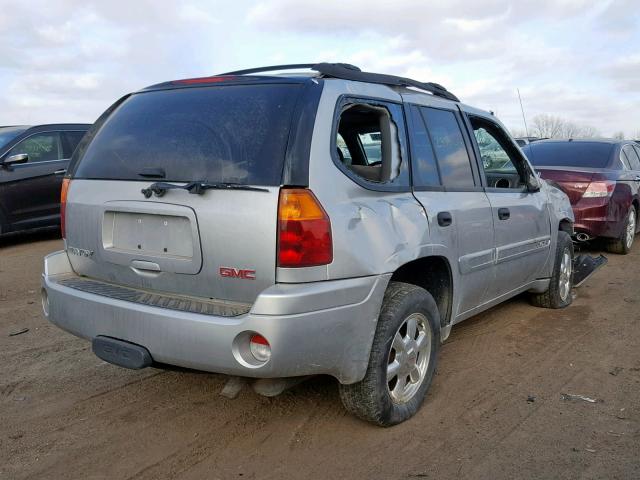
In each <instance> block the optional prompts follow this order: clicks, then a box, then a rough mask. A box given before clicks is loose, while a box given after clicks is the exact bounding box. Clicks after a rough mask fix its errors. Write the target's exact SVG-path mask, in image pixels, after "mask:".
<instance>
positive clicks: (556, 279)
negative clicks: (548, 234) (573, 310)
mask: <svg viewBox="0 0 640 480" xmlns="http://www.w3.org/2000/svg"><path fill="white" fill-rule="evenodd" d="M572 288H573V242H572V241H571V237H570V236H569V235H568V234H567V233H566V232H563V231H559V232H558V244H557V246H556V259H555V263H554V266H553V275H552V276H551V282H550V283H549V289H548V290H547V291H546V292H544V293H536V294H532V295H531V303H532V304H533V305H535V306H536V307H542V308H564V307H567V306H569V305H570V304H571V302H572V300H573V297H572V296H571V289H572Z"/></svg>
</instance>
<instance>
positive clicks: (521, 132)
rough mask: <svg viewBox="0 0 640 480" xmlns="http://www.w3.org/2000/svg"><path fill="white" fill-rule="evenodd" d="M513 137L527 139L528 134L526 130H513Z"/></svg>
mask: <svg viewBox="0 0 640 480" xmlns="http://www.w3.org/2000/svg"><path fill="white" fill-rule="evenodd" d="M511 135H512V136H513V137H514V138H519V137H526V136H527V132H525V130H524V129H523V128H512V129H511Z"/></svg>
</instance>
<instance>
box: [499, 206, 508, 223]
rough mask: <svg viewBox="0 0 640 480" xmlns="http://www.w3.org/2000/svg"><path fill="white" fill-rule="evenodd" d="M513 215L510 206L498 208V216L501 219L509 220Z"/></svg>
mask: <svg viewBox="0 0 640 480" xmlns="http://www.w3.org/2000/svg"><path fill="white" fill-rule="evenodd" d="M510 216H511V212H510V211H509V209H508V208H499V209H498V218H499V219H500V220H508V219H509V217H510Z"/></svg>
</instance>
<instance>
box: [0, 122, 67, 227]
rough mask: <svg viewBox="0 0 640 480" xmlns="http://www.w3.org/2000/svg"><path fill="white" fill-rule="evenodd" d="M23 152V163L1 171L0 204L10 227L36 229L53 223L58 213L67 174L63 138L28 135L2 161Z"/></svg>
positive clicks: (47, 134)
mask: <svg viewBox="0 0 640 480" xmlns="http://www.w3.org/2000/svg"><path fill="white" fill-rule="evenodd" d="M22 153H26V154H27V155H29V159H28V161H27V162H26V163H22V164H17V165H12V166H8V167H4V168H3V169H2V170H1V171H0V183H1V184H2V191H3V194H2V201H3V206H4V210H5V215H6V216H7V221H8V223H9V224H13V226H14V227H13V228H14V229H15V228H20V226H22V225H24V226H39V225H40V224H42V225H46V224H49V223H54V222H55V221H56V217H57V215H59V210H60V185H61V182H62V177H63V175H64V173H65V171H66V165H67V164H68V159H65V158H64V157H65V155H64V149H63V146H62V139H61V136H60V132H58V131H46V132H39V133H34V134H32V135H29V136H27V137H26V138H24V139H23V140H21V141H20V142H18V143H17V144H16V145H15V146H13V147H12V148H11V149H10V150H9V151H8V152H7V153H5V154H4V156H3V158H8V157H10V156H13V155H18V154H22Z"/></svg>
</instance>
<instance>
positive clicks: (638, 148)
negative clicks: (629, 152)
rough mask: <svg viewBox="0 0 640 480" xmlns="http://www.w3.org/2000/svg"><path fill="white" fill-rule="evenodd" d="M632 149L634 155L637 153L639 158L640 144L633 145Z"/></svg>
mask: <svg viewBox="0 0 640 480" xmlns="http://www.w3.org/2000/svg"><path fill="white" fill-rule="evenodd" d="M633 149H634V150H635V151H636V155H638V158H640V146H638V145H634V146H633Z"/></svg>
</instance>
